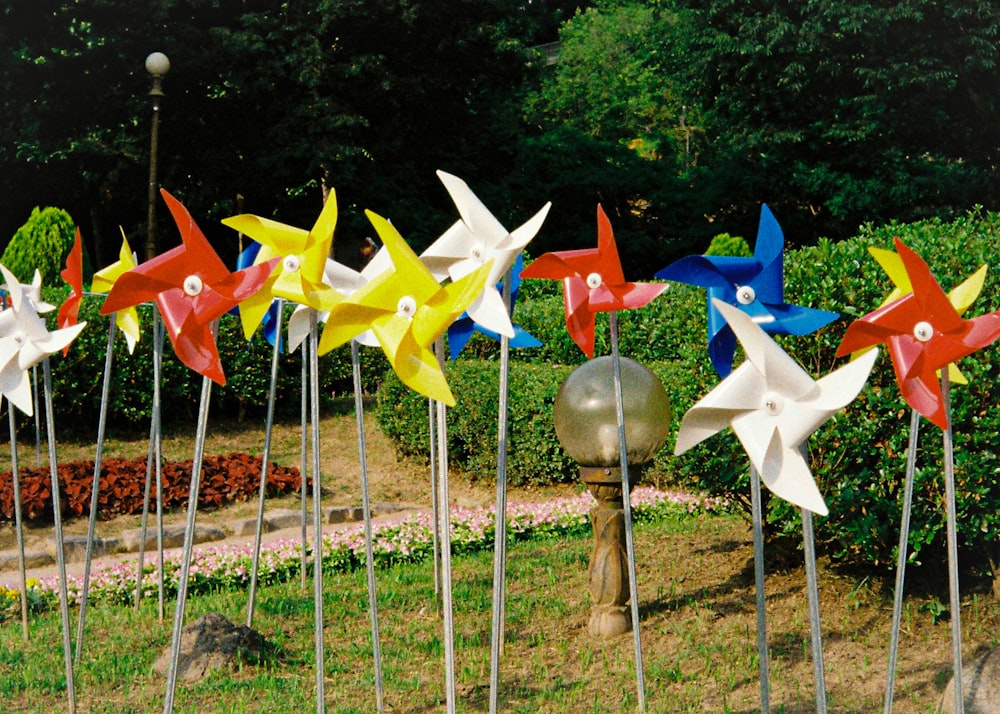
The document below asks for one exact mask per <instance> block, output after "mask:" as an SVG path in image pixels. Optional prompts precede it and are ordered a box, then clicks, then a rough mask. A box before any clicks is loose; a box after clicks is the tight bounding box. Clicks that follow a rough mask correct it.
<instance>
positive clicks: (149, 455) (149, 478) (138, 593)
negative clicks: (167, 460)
mask: <svg viewBox="0 0 1000 714" xmlns="http://www.w3.org/2000/svg"><path fill="white" fill-rule="evenodd" d="M154 439H156V425H155V424H154V423H153V420H152V419H150V421H149V447H148V448H147V449H146V482H145V485H144V486H143V490H142V518H141V519H140V521H139V557H138V559H137V560H136V573H135V597H134V598H133V603H134V607H135V611H136V612H139V603H140V601H141V600H142V580H143V569H144V568H145V561H146V527H147V525H148V522H149V495H150V493H151V492H152V487H153V457H154V455H155V454H156V452H155V451H154V449H153V441H154Z"/></svg>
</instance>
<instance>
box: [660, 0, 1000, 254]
mask: <svg viewBox="0 0 1000 714" xmlns="http://www.w3.org/2000/svg"><path fill="white" fill-rule="evenodd" d="M678 4H679V5H681V6H682V7H683V8H684V9H685V11H686V12H688V13H690V14H689V17H691V18H692V22H691V24H690V25H689V32H690V35H689V36H690V50H691V51H690V57H691V59H692V60H693V61H692V62H691V63H690V64H689V65H688V67H687V73H686V76H687V77H689V78H690V82H689V85H688V86H689V89H688V93H689V95H690V96H697V97H698V98H699V100H700V102H701V103H702V105H703V107H704V109H705V114H706V119H705V125H706V132H707V136H706V143H707V146H708V150H707V154H708V155H707V156H705V157H704V159H705V163H707V164H708V165H710V166H711V172H712V180H713V182H715V183H716V185H717V186H719V187H720V188H722V189H723V192H724V194H725V195H726V196H728V197H729V203H728V205H720V206H719V209H720V212H721V215H725V214H728V215H730V216H731V218H730V219H728V220H729V221H731V222H734V223H735V224H736V225H735V226H733V227H734V228H736V229H740V230H750V227H751V225H752V223H753V220H754V218H753V217H754V215H755V214H756V213H757V211H758V210H759V205H760V203H761V202H767V203H769V204H770V205H771V206H772V207H774V208H775V210H776V212H778V213H779V215H781V217H782V225H783V226H784V227H785V229H786V233H787V234H788V235H789V237H790V238H791V239H792V240H793V241H795V240H803V239H807V240H808V239H810V238H812V237H814V236H816V235H818V234H826V235H829V236H831V237H845V236H847V235H849V234H851V233H852V232H853V231H854V230H855V229H856V228H857V226H858V225H860V224H862V223H865V222H874V223H876V224H877V223H882V222H886V221H889V220H891V219H899V220H913V219H917V218H920V217H924V216H928V215H940V216H944V215H953V214H955V213H957V212H961V211H964V210H966V209H967V208H969V207H970V206H972V205H973V204H976V203H979V204H983V205H985V206H987V207H992V208H996V207H998V206H1000V177H998V174H997V172H996V168H997V164H998V161H1000V115H998V112H1000V108H998V104H997V98H996V90H995V88H996V87H997V86H1000V70H998V60H1000V48H998V45H997V43H996V38H997V35H998V33H1000V5H998V4H997V3H996V2H979V0H958V1H956V2H950V3H944V4H942V3H936V2H930V1H929V0H869V1H868V2H863V3H828V2H819V1H817V0H813V1H810V2H792V1H791V0H767V1H766V2H758V3H752V4H747V3H742V2H737V1H736V0H680V1H679V2H678ZM727 227H729V226H728V225H727Z"/></svg>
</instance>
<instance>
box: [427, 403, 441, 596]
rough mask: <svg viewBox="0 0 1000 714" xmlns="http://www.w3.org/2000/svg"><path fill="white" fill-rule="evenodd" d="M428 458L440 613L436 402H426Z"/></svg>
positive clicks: (435, 588)
mask: <svg viewBox="0 0 1000 714" xmlns="http://www.w3.org/2000/svg"><path fill="white" fill-rule="evenodd" d="M427 439H428V458H429V459H430V462H431V557H432V559H433V561H434V599H435V602H436V605H437V611H438V612H439V613H440V612H441V541H440V537H439V536H440V529H439V528H438V521H439V518H440V514H439V513H438V455H437V402H435V401H434V400H433V399H428V400H427Z"/></svg>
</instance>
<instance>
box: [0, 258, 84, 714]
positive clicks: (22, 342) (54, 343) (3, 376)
mask: <svg viewBox="0 0 1000 714" xmlns="http://www.w3.org/2000/svg"><path fill="white" fill-rule="evenodd" d="M0 273H2V274H3V278H4V282H5V285H4V287H5V288H6V290H7V291H8V293H9V295H10V303H11V306H10V309H9V310H4V311H3V312H0V394H3V396H5V397H7V399H8V400H9V401H10V403H11V405H13V406H16V407H17V408H18V409H20V410H21V411H22V412H24V413H26V414H29V415H30V414H32V401H31V393H30V392H31V388H30V387H29V386H28V376H27V373H26V370H27V369H28V368H29V367H31V366H34V365H36V364H39V363H40V364H41V365H42V373H43V375H44V391H45V418H46V431H47V433H48V446H49V448H48V451H49V474H50V478H51V487H52V511H53V525H54V531H55V541H56V567H57V572H58V575H59V611H60V618H61V622H62V635H63V638H62V639H63V658H64V661H65V668H66V694H67V698H68V705H69V711H70V712H75V711H76V686H75V684H74V680H73V652H72V644H71V642H70V623H69V592H68V589H67V582H66V559H65V555H64V550H63V533H62V515H61V512H62V507H61V505H60V502H59V469H58V466H57V459H56V451H55V448H56V447H55V444H56V431H55V422H54V416H53V413H54V410H53V407H52V373H51V370H50V368H49V359H48V358H49V356H50V355H53V354H55V353H56V352H58V351H60V350H62V349H64V348H65V347H66V346H67V345H69V344H70V343H71V342H72V341H73V340H75V339H76V338H77V336H79V334H80V333H81V332H82V331H83V328H84V327H86V325H87V323H86V322H79V323H77V324H76V325H73V326H71V327H64V328H61V329H58V330H54V331H52V332H49V331H48V329H47V328H46V326H45V321H44V320H42V318H40V317H39V316H38V313H37V311H36V305H35V304H34V303H33V302H32V300H31V299H30V297H29V296H28V295H26V294H25V291H24V290H23V288H22V286H21V284H20V283H18V281H17V278H15V277H14V275H13V274H11V272H10V271H9V270H7V268H6V267H5V266H3V265H0ZM38 285H39V287H40V282H39V284H38ZM8 411H9V412H10V413H11V416H10V417H9V421H10V441H11V454H12V456H13V454H14V453H15V452H16V450H17V445H16V429H15V426H16V425H15V420H14V416H13V408H8ZM12 461H16V457H14V458H13V459H12ZM12 469H13V474H14V483H15V499H18V498H19V491H20V486H19V484H18V480H19V479H18V472H17V465H16V464H15V463H12ZM15 513H16V512H15ZM18 542H19V543H23V538H21V537H20V536H19V537H18ZM21 560H22V575H23V573H24V568H23V554H22V556H21ZM24 584H25V583H24V581H23V579H22V592H24V591H25V589H24ZM22 612H23V611H22ZM25 627H27V625H25Z"/></svg>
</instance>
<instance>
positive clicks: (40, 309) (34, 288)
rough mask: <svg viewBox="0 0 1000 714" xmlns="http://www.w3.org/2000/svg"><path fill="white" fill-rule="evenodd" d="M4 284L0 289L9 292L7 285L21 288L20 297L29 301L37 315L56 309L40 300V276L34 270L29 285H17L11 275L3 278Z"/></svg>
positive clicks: (15, 279) (16, 281)
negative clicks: (15, 285)
mask: <svg viewBox="0 0 1000 714" xmlns="http://www.w3.org/2000/svg"><path fill="white" fill-rule="evenodd" d="M4 279H5V280H6V282H5V283H4V284H3V285H2V286H0V288H2V289H4V290H6V291H8V292H10V287H8V286H9V285H13V284H14V283H17V284H18V285H19V286H20V288H21V295H23V296H24V297H25V298H27V299H28V300H30V301H31V304H32V305H33V306H34V308H35V312H37V313H38V314H39V315H44V314H45V313H47V312H52V311H53V310H55V309H56V306H55V305H53V304H51V303H47V302H45V301H44V300H42V274H41V273H40V272H38V269H37V268H36V269H35V275H34V276H33V277H32V278H31V282H30V283H19V282H18V280H17V278H16V277H14V274H13V273H10V274H9V275H8V277H6V278H4Z"/></svg>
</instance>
